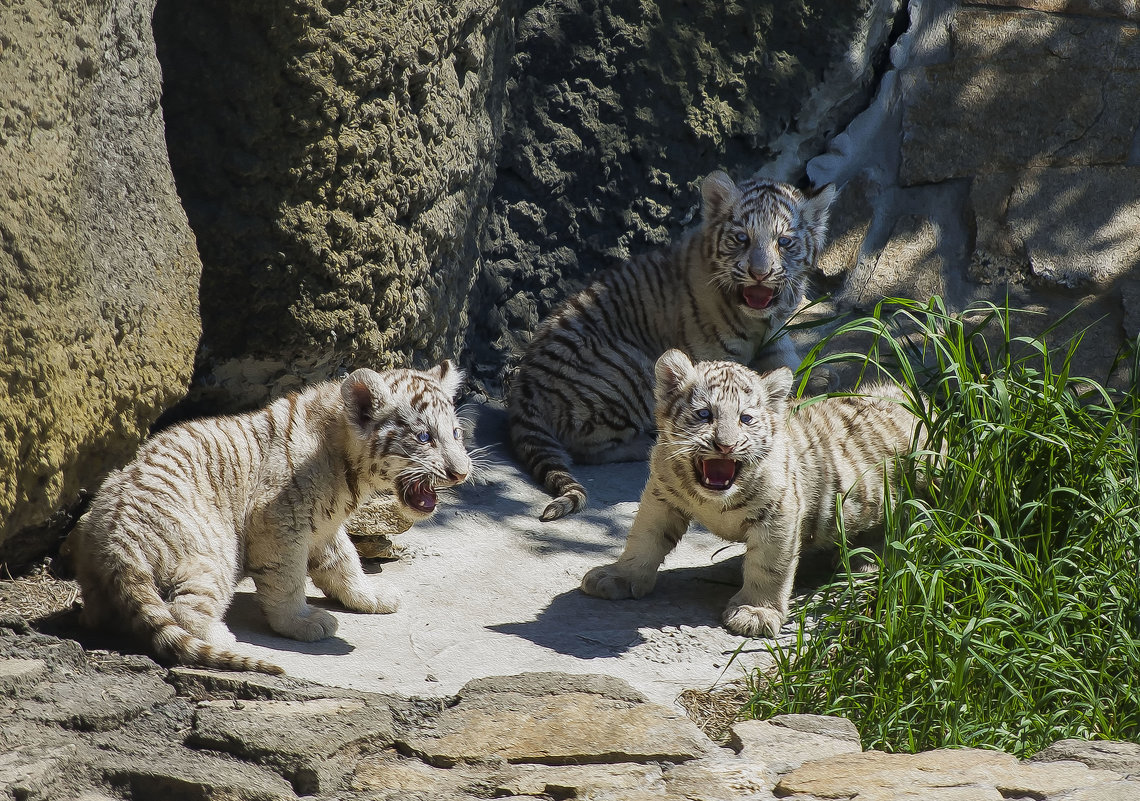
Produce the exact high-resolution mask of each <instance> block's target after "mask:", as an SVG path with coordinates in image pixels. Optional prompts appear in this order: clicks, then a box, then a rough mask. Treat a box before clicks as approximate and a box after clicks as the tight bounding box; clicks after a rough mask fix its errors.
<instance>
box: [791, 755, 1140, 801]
mask: <svg viewBox="0 0 1140 801" xmlns="http://www.w3.org/2000/svg"><path fill="white" fill-rule="evenodd" d="M1119 779H1120V776H1119V775H1118V774H1116V773H1112V772H1110V771H1094V770H1089V769H1088V768H1086V767H1085V766H1084V765H1081V764H1079V763H1076V762H1054V763H1037V764H1035V763H1023V762H1019V761H1018V760H1017V759H1016V758H1014V757H1013V756H1011V755H1009V754H1003V753H1000V752H997V751H986V750H982V749H976V748H960V749H940V750H937V751H927V752H924V753H920V754H885V753H883V752H881V751H867V752H864V753H861V754H844V755H840V756H836V757H829V758H824V759H816V760H813V761H811V762H805V763H804V764H803V765H801V766H800V767H799V768H797V769H795V770H794V771H792V772H791V773H789V774H787V775H785V776H783V777H781V779H780V781H779V783H778V784H777V785H776V788H775V794H776V795H778V796H781V797H783V796H794V795H796V794H802V795H805V796H816V797H819V798H853V797H858V798H859V799H860V801H895V799H900V798H911V797H914V798H924V799H925V798H933V799H946V801H951V799H953V801H958V799H961V801H967V800H968V799H972V800H973V801H989V800H990V799H992V800H993V801H998V799H1003V798H1004V799H1009V798H1038V799H1043V798H1049V797H1051V796H1055V795H1061V794H1063V793H1066V792H1071V791H1073V790H1077V789H1082V788H1089V787H1096V786H1099V785H1104V784H1109V783H1112V782H1115V781H1117V780H1119Z"/></svg>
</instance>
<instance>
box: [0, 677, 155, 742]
mask: <svg viewBox="0 0 1140 801" xmlns="http://www.w3.org/2000/svg"><path fill="white" fill-rule="evenodd" d="M173 697H174V688H173V687H171V686H170V685H169V684H167V683H166V682H164V681H163V680H162V677H161V674H160V673H122V672H116V673H91V674H86V675H74V676H72V677H71V678H69V679H68V680H66V681H62V682H57V683H52V684H45V685H43V686H42V687H39V688H37V690H36V692H34V693H32V694H30V695H29V696H28V697H27V698H25V699H23V700H21V701H19V702H18V703H17V704H16V705H15V706H14V708H13V714H15V715H18V716H20V717H24V718H26V719H28V720H39V721H45V722H50V723H58V724H59V725H61V726H66V727H68V728H73V729H80V730H83V731H106V730H108V729H114V728H116V727H118V726H120V725H122V724H123V723H125V722H126V721H128V720H131V719H132V718H135V717H137V716H138V715H140V714H142V713H143V712H145V711H147V710H148V709H151V708H153V707H154V706H156V705H157V704H161V703H163V702H164V701H168V700H170V699H171V698H173Z"/></svg>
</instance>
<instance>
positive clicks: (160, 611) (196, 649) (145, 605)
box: [112, 567, 285, 676]
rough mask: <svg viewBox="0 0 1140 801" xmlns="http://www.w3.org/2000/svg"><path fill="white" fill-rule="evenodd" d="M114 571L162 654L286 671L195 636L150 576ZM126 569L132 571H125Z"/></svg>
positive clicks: (214, 665) (219, 666)
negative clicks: (171, 607)
mask: <svg viewBox="0 0 1140 801" xmlns="http://www.w3.org/2000/svg"><path fill="white" fill-rule="evenodd" d="M114 572H116V573H118V575H116V576H113V577H112V581H115V583H117V585H118V587H117V589H118V590H119V592H120V594H121V596H120V597H121V599H122V601H123V602H124V603H125V605H126V606H127V608H128V609H129V608H133V609H134V610H135V618H134V619H135V621H136V622H135V626H136V627H137V628H138V629H139V630H140V632H141V633H142V634H144V635H145V636H147V637H149V638H150V641H151V645H152V647H153V648H154V650H155V652H156V653H157V655H158V656H160V657H163V658H166V659H169V660H171V661H173V662H180V663H182V664H187V665H196V666H199V667H204V668H210V669H213V670H252V671H257V672H258V673H270V674H273V675H276V676H279V675H281V674H283V673H284V672H285V671H284V670H283V669H282V668H280V667H278V666H277V665H274V664H273V663H272V662H266V661H264V660H261V659H256V658H254V657H249V656H242V655H241V654H236V653H234V652H233V651H227V650H225V649H223V648H216V647H215V646H213V645H211V644H210V643H208V642H206V641H205V640H203V639H201V638H199V637H195V636H194V635H193V634H191V633H190V632H189V631H187V630H186V629H184V628H182V626H181V625H179V623H178V621H177V620H175V619H174V616H173V615H171V614H170V610H169V609H168V608H167V607H166V604H165V603H164V602H163V600H162V598H161V597H160V596H159V594H158V591H157V590H156V589H155V587H154V585H153V584H152V583H151V582H150V581H149V580H148V579H146V578H143V576H142V575H141V574H140V573H137V572H136V571H133V570H123V569H122V568H121V567H120V569H119V570H116V571H114ZM124 573H130V574H131V575H123V574H124ZM112 586H114V584H112Z"/></svg>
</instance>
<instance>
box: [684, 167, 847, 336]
mask: <svg viewBox="0 0 1140 801" xmlns="http://www.w3.org/2000/svg"><path fill="white" fill-rule="evenodd" d="M835 196H836V189H835V187H834V185H832V184H828V185H827V186H824V187H822V188H821V189H819V190H818V191H816V192H814V193H812V194H805V193H804V192H801V191H800V190H799V189H796V188H795V187H794V186H792V185H790V184H784V183H779V182H777V181H769V180H766V179H763V178H750V179H749V180H747V181H744V182H743V183H740V184H737V183H734V182H733V180H732V179H731V178H729V177H728V175H727V174H726V173H723V172H721V171H719V170H718V171H716V172H714V173H711V174H710V175H708V177H706V178H705V179H704V181H702V182H701V197H702V200H703V207H704V208H703V211H702V218H703V219H702V226H703V228H702V233H703V237H704V255H705V257H706V258H708V259H709V260H710V261H711V263H712V271H713V274H712V277H711V281H712V283H713V284H715V285H716V286H718V287H720V289H721V290H722V291H724V292H725V293H726V294H728V295H729V296H730V297H731V298H732V300H733V301H734V302H735V303H736V304H737V305H738V307H739V308H740V310H741V311H742V312H743V313H744V314H746V315H748V316H754V317H761V318H766V317H769V316H771V314H772V313H773V312H774V311H780V312H782V313H787V312H790V311H793V310H794V309H795V308H796V307H797V306H798V305H799V303H800V300H801V299H802V297H803V290H804V282H805V280H806V272H807V270H808V268H810V267H812V266H814V265H815V263H816V260H817V258H818V257H819V253H820V251H822V250H823V244H824V238H825V237H826V235H827V222H828V216H829V209H830V208H831V204H832V202H833V201H834V200H835Z"/></svg>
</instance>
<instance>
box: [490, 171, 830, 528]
mask: <svg viewBox="0 0 1140 801" xmlns="http://www.w3.org/2000/svg"><path fill="white" fill-rule="evenodd" d="M701 194H702V199H703V219H702V223H701V224H700V225H699V226H698V227H696V228H695V229H693V230H692V231H691V232H689V233H688V234H687V235H686V236H685V237H684V238H683V239H682V240H681V242H680V243H678V244H677V245H675V246H674V247H673V248H671V249H669V250H665V251H658V252H654V253H650V254H648V255H644V256H640V257H638V258H634V259H631V260H629V261H627V262H625V263H623V264H622V265H620V266H619V267H617V268H615V269H613V270H611V271H609V272H606V273H604V274H602V275H601V277H600V278H598V279H597V280H596V281H595V282H594V283H593V284H591V285H590V286H589V287H587V288H586V289H585V290H583V291H582V292H580V293H578V294H577V295H575V296H573V297H571V298H570V299H569V300H567V301H566V302H565V303H564V304H563V305H562V306H561V307H559V308H558V309H557V310H556V311H555V312H554V313H553V314H552V315H551V316H550V317H549V318H547V319H546V320H545V321H543V323H542V324H541V325H540V326H539V328H538V330H537V331H536V333H535V335H534V338H533V339H532V340H531V341H530V343H529V345H528V347H527V349H526V352H525V353H524V354H523V357H522V360H521V362H520V364H519V369H518V372H517V374H516V376H515V377H514V378H513V380H512V381H511V386H510V391H509V398H508V407H509V414H510V437H511V444H512V446H513V448H514V451H515V454H516V456H517V457H518V458H519V460H520V461H521V462H522V463H523V465H525V466H526V468H527V469H528V470H529V471H530V473H531V475H532V476H534V478H535V480H536V481H538V482H539V483H540V484H542V485H543V487H545V488H546V490H547V491H548V492H550V493H551V494H552V495H554V496H555V498H554V500H553V501H551V502H550V504H549V505H548V506H547V507H546V509H545V511H544V512H543V513H542V519H543V520H555V519H557V518H560V517H563V516H564V515H567V514H570V513H572V512H576V511H578V510H580V509H581V508H582V507H583V506H584V505H585V502H586V490H585V488H584V487H583V486H582V485H581V484H580V483H579V482H578V481H577V480H575V478H574V477H573V475H571V473H570V461H571V460H574V461H576V462H579V463H582V464H598V463H602V462H620V461H632V460H638V459H644V458H645V456H646V454H647V453H648V452H649V448H650V446H651V445H652V443H653V433H654V427H653V408H652V398H653V364H654V362H655V361H656V360H657V357H658V356H660V355H661V354H662V353H664V352H665V351H666V350H668V349H670V348H680V349H682V350H684V351H686V352H687V353H690V354H692V355H693V356H694V357H695V358H699V359H731V360H733V361H737V362H740V363H742V364H752V363H754V362H759V364H760V365H761V366H763V367H766V368H771V367H778V366H781V365H785V366H788V367H791V368H793V369H795V368H796V367H798V366H799V363H800V362H799V357H798V356H797V355H796V353H795V350H794V348H793V346H792V343H791V340H790V339H789V338H787V337H782V338H779V339H775V340H774V341H772V342H771V343H769V340H770V338H771V336H772V334H773V332H775V331H777V330H778V329H779V328H780V326H781V325H783V323H784V322H786V321H787V319H788V317H789V316H790V315H791V314H792V313H793V312H794V311H795V310H796V308H797V307H798V306H799V304H800V301H801V300H802V299H803V289H804V282H805V280H806V279H805V273H806V270H807V268H808V267H809V266H811V265H813V264H814V263H815V262H816V259H817V257H818V255H819V252H820V251H821V250H822V248H823V242H824V236H825V234H826V230H827V217H828V208H829V206H830V204H831V202H832V200H833V199H834V196H835V191H834V189H833V188H832V187H830V186H828V187H825V188H824V189H823V190H821V191H820V192H818V193H816V194H815V195H805V194H804V193H802V192H800V191H799V190H798V189H796V188H795V187H792V186H789V185H788V184H782V183H774V182H771V181H766V180H762V179H758V178H755V179H752V180H749V181H746V182H744V183H742V184H740V185H739V186H738V185H736V184H734V183H733V182H732V179H730V178H729V177H728V175H726V174H725V173H723V172H714V173H712V174H711V175H709V176H708V177H707V178H705V180H704V181H703V183H702V185H701ZM758 306H763V308H757V307H758Z"/></svg>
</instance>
